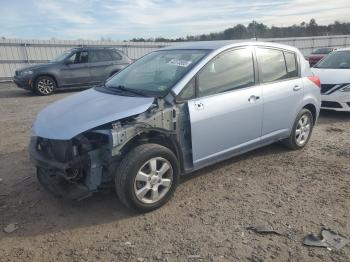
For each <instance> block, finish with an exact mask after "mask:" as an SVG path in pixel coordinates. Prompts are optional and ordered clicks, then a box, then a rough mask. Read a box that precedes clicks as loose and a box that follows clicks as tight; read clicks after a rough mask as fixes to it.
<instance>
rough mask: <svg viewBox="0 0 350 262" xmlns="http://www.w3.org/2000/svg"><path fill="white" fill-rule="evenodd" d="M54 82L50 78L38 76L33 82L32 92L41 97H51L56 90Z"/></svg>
mask: <svg viewBox="0 0 350 262" xmlns="http://www.w3.org/2000/svg"><path fill="white" fill-rule="evenodd" d="M56 87H57V85H56V81H55V79H53V78H52V77H50V76H40V77H38V78H37V79H36V80H35V83H34V91H35V93H36V94H38V95H41V96H47V95H51V94H52V93H54V92H55V90H56Z"/></svg>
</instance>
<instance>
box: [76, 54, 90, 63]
mask: <svg viewBox="0 0 350 262" xmlns="http://www.w3.org/2000/svg"><path fill="white" fill-rule="evenodd" d="M87 62H88V52H87V51H82V52H79V60H78V63H87Z"/></svg>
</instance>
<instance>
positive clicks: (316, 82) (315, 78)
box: [308, 76, 321, 88]
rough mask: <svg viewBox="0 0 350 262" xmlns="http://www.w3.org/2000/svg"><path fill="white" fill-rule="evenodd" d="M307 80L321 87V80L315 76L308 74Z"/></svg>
mask: <svg viewBox="0 0 350 262" xmlns="http://www.w3.org/2000/svg"><path fill="white" fill-rule="evenodd" d="M308 78H309V80H310V81H311V82H312V83H314V84H315V85H317V87H319V88H321V80H320V79H319V78H318V77H317V76H309V77H308Z"/></svg>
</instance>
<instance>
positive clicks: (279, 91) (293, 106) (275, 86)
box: [262, 78, 304, 136]
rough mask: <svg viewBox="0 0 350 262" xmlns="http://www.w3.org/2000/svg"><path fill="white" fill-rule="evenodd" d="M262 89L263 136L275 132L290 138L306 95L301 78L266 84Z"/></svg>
mask: <svg viewBox="0 0 350 262" xmlns="http://www.w3.org/2000/svg"><path fill="white" fill-rule="evenodd" d="M262 89H263V96H262V97H263V100H264V107H263V108H264V110H263V111H264V114H263V120H262V122H263V126H262V136H265V135H268V134H269V133H273V132H275V134H276V135H277V134H278V133H281V135H282V136H283V135H284V136H285V135H287V136H288V134H289V132H290V130H291V128H292V126H293V123H294V120H295V115H296V113H297V112H299V106H300V102H301V101H302V99H303V95H304V91H303V83H302V80H301V78H295V79H291V80H286V81H279V82H276V83H269V84H264V85H262Z"/></svg>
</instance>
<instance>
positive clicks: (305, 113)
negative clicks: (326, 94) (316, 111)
mask: <svg viewBox="0 0 350 262" xmlns="http://www.w3.org/2000/svg"><path fill="white" fill-rule="evenodd" d="M313 119H314V118H313V115H312V113H311V112H310V110H308V109H306V108H303V109H302V110H301V111H300V112H299V114H298V116H297V117H296V119H295V122H294V125H293V129H292V132H291V134H290V136H289V138H288V139H286V140H285V141H284V144H285V145H286V146H287V147H289V148H290V149H292V150H297V149H302V148H303V147H305V146H306V144H307V143H308V142H309V140H310V137H311V134H312V130H313V127H314V120H313ZM304 121H306V122H304Z"/></svg>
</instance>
